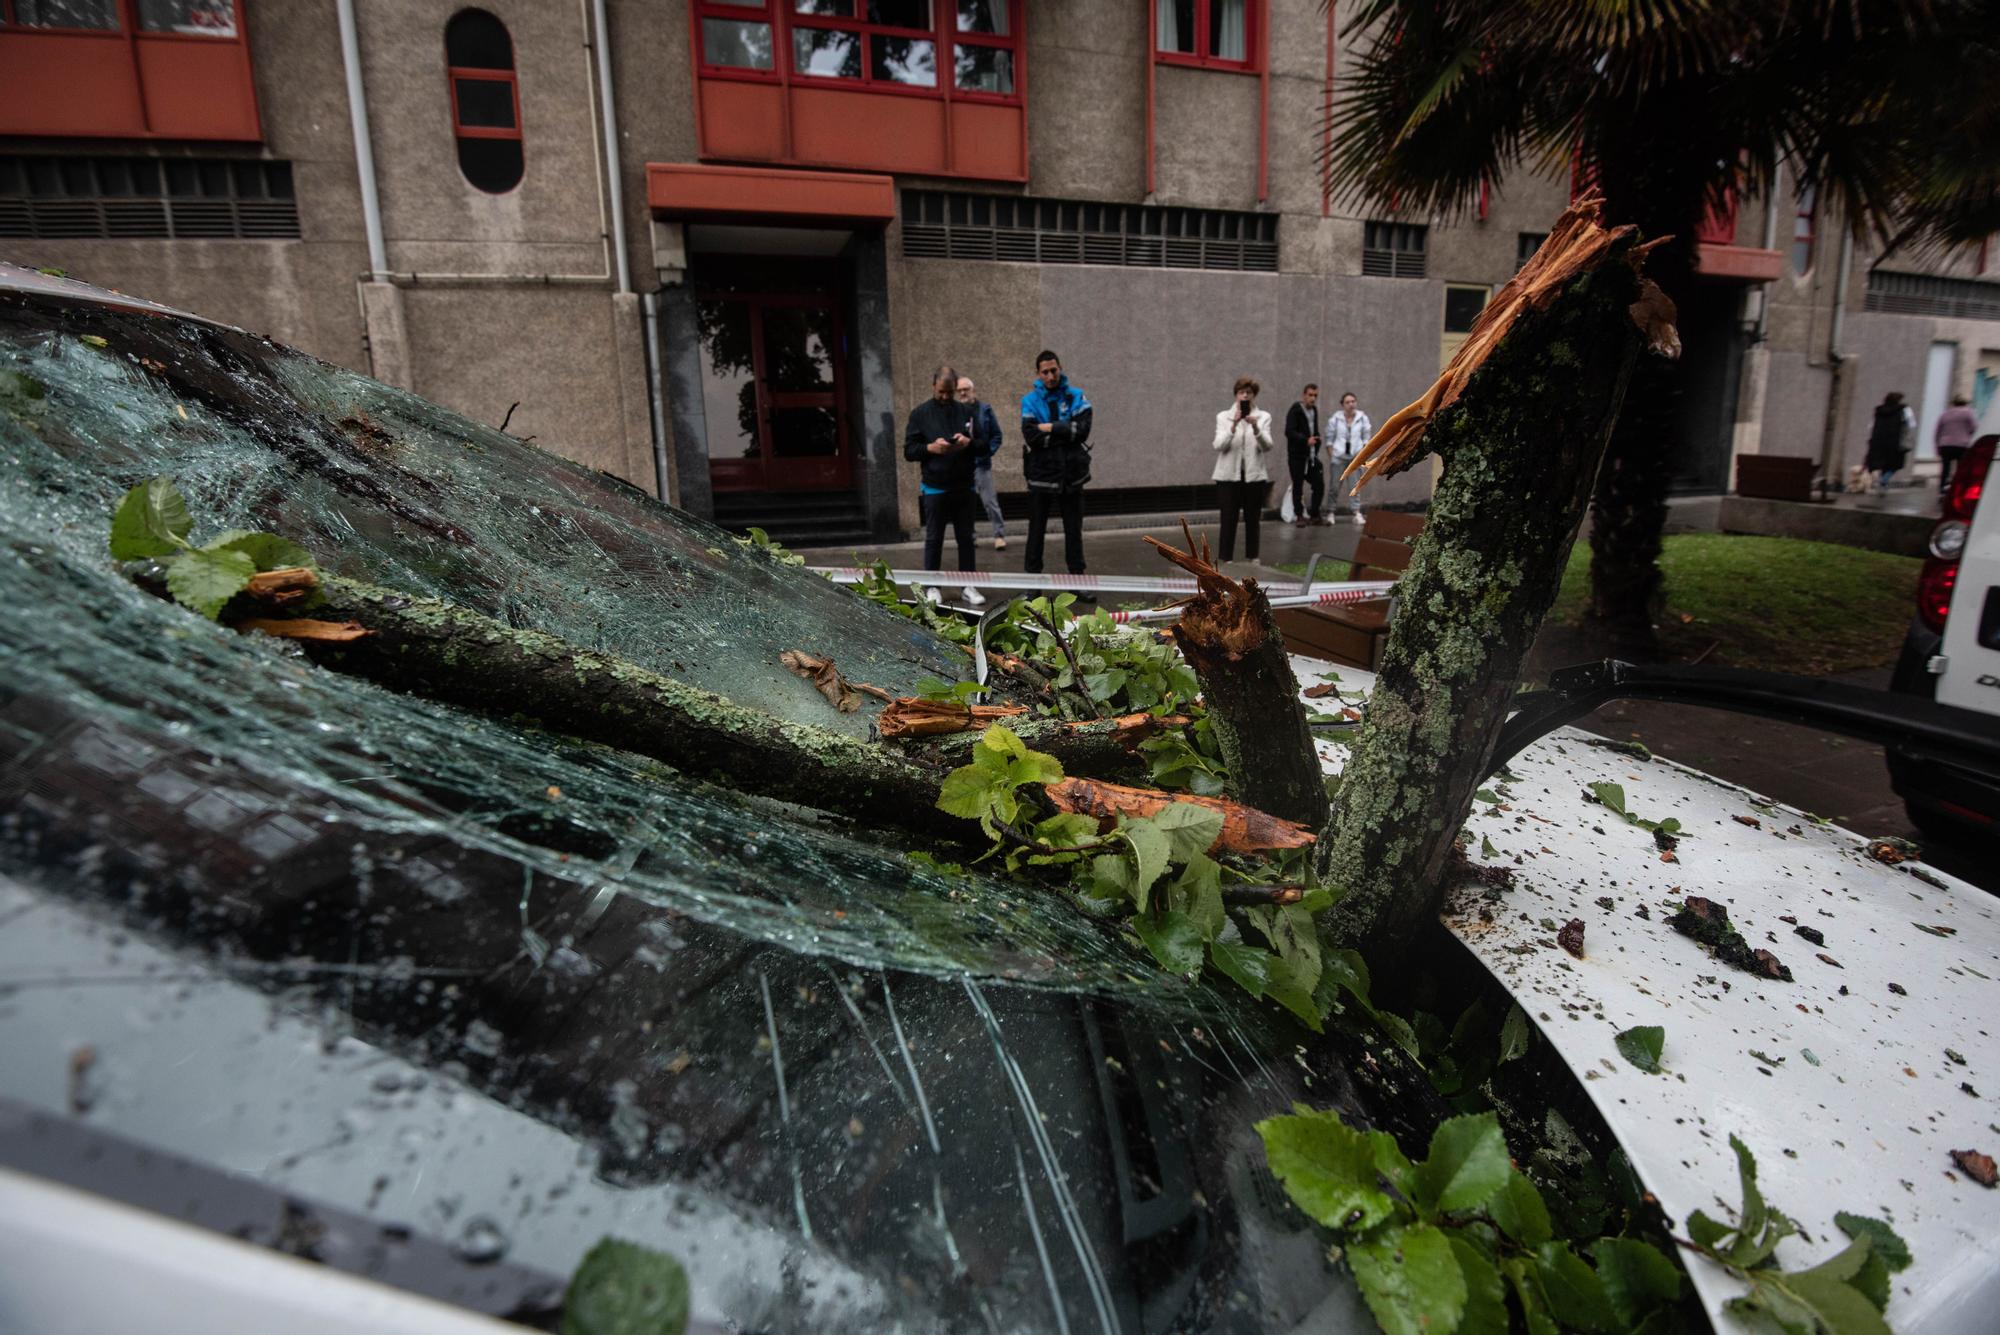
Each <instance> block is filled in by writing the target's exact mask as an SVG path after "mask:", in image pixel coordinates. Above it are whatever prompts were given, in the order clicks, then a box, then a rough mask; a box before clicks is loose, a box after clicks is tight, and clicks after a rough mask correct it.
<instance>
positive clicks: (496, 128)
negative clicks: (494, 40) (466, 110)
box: [444, 34, 526, 152]
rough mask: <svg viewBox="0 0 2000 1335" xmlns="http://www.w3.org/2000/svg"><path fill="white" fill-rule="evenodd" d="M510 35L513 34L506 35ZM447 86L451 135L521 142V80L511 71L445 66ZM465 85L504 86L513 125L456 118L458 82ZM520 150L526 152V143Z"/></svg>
mask: <svg viewBox="0 0 2000 1335" xmlns="http://www.w3.org/2000/svg"><path fill="white" fill-rule="evenodd" d="M509 35H510V36H511V35H512V34H509ZM444 77H445V83H446V85H447V86H448V87H449V88H450V89H451V132H452V133H453V134H455V135H457V136H458V137H459V138H460V139H520V138H521V80H520V77H519V76H518V75H517V74H516V73H515V72H514V71H513V70H495V69H483V68H476V67H474V66H471V65H447V66H445V67H444ZM460 79H463V80H465V81H466V82H467V83H504V84H506V85H507V93H508V95H509V96H510V97H512V98H513V101H514V124H513V126H512V127H511V128H510V127H507V126H503V125H467V124H466V123H465V122H464V121H462V120H460V119H459V117H458V81H459V80H460ZM522 151H523V152H525V151H526V144H525V142H524V143H523V145H522Z"/></svg>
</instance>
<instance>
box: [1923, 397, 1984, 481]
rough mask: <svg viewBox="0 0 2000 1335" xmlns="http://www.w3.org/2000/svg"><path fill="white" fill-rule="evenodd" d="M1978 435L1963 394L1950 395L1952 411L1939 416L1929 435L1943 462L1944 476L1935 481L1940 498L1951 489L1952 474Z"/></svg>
mask: <svg viewBox="0 0 2000 1335" xmlns="http://www.w3.org/2000/svg"><path fill="white" fill-rule="evenodd" d="M1978 434H1979V416H1978V414H1976V413H1974V412H1973V411H1972V400H1971V399H1968V398H1966V397H1965V395H1963V394H1954V395H1952V396H1951V407H1949V408H1947V409H1945V410H1944V411H1943V412H1941V413H1939V414H1938V420H1937V428H1936V429H1935V430H1934V431H1933V432H1932V433H1931V439H1932V440H1933V441H1935V442H1936V443H1937V452H1938V458H1940V459H1942V460H1943V461H1944V472H1943V474H1942V475H1941V476H1939V478H1938V491H1939V493H1940V494H1942V493H1943V492H1944V491H1945V490H1947V489H1948V488H1949V487H1950V486H1951V470H1952V469H1954V468H1956V467H1958V461H1959V460H1960V459H1963V458H1964V457H1965V450H1966V447H1967V446H1968V445H1970V444H1972V438H1973V437H1974V436H1976V435H1978Z"/></svg>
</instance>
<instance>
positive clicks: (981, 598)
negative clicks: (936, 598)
mask: <svg viewBox="0 0 2000 1335" xmlns="http://www.w3.org/2000/svg"><path fill="white" fill-rule="evenodd" d="M959 594H960V595H961V596H962V597H963V598H964V599H965V601H966V603H967V604H968V605H969V606H972V607H984V606H986V595H985V594H983V593H981V592H980V591H979V590H977V589H975V588H973V587H972V586H971V585H970V584H968V585H966V586H965V587H964V588H962V589H960V590H959Z"/></svg>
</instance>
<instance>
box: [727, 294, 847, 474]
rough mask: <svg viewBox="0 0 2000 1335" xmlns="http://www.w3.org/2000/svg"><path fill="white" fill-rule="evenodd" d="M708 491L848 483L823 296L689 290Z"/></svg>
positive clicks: (838, 345)
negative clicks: (698, 356)
mask: <svg viewBox="0 0 2000 1335" xmlns="http://www.w3.org/2000/svg"><path fill="white" fill-rule="evenodd" d="M695 318H696V321H697V324H698V326H699V328H700V334H701V377H702V407H703V410H704V413H705V416H706V418H707V426H708V471H709V481H710V485H711V486H713V488H714V489H715V490H716V491H717V492H725V491H837V490H840V489H843V488H847V487H851V486H852V485H853V482H854V461H853V452H852V449H851V447H850V445H849V442H848V413H847V411H846V408H845V404H846V362H847V355H846V347H847V344H846V334H845V329H844V327H843V322H842V320H841V312H840V306H839V303H838V301H836V300H835V299H834V298H833V297H832V296H831V295H830V294H818V293H765V292H741V291H728V290H713V291H708V292H697V293H696V296H695Z"/></svg>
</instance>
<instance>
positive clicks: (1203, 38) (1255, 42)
mask: <svg viewBox="0 0 2000 1335" xmlns="http://www.w3.org/2000/svg"><path fill="white" fill-rule="evenodd" d="M1145 3H1146V4H1148V5H1152V6H1156V7H1157V5H1158V3H1159V0H1145ZM1211 3H1213V0H1194V42H1195V49H1194V51H1193V52H1192V53H1190V52H1187V51H1162V50H1160V39H1159V17H1158V14H1157V10H1156V12H1155V15H1154V18H1153V24H1152V27H1153V32H1154V36H1153V59H1154V60H1156V61H1158V62H1159V63H1160V64H1162V65H1185V66H1187V67H1189V68H1191V69H1202V70H1231V71H1233V72H1235V73H1237V74H1261V73H1263V72H1264V65H1263V53H1264V43H1263V41H1262V34H1263V31H1264V17H1265V15H1264V8H1265V0H1244V4H1243V59H1241V60H1224V59H1223V58H1222V57H1220V56H1217V55H1213V54H1210V53H1209V52H1208V21H1209V18H1210V10H1209V6H1210V4H1211Z"/></svg>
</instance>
